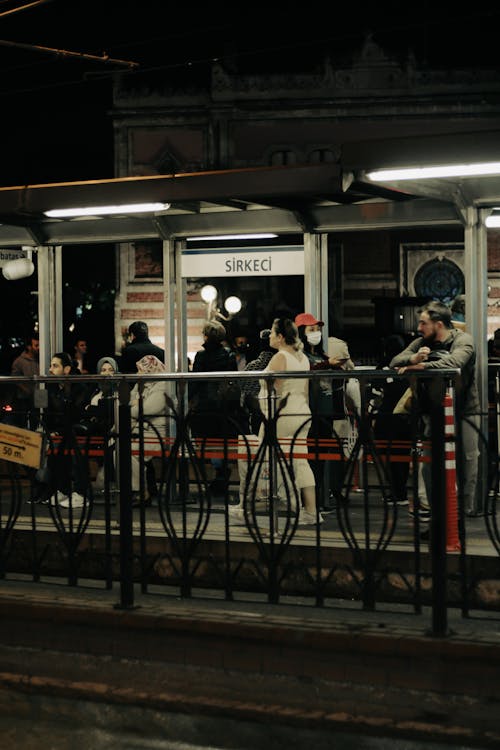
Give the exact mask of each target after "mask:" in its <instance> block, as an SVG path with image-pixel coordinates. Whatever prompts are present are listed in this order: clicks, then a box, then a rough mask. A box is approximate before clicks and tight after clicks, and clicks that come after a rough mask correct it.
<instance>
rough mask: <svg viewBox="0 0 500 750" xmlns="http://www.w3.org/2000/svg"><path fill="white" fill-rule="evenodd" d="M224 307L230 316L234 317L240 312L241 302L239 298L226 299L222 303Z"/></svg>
mask: <svg viewBox="0 0 500 750" xmlns="http://www.w3.org/2000/svg"><path fill="white" fill-rule="evenodd" d="M224 307H225V308H226V310H227V311H228V313H229V314H230V315H235V314H236V313H238V312H239V311H240V310H241V300H240V298H239V297H228V298H227V299H226V301H225V302H224Z"/></svg>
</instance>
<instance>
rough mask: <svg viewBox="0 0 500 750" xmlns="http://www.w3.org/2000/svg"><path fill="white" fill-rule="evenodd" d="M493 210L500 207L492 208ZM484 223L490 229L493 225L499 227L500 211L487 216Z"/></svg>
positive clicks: (498, 209) (497, 209) (499, 209)
mask: <svg viewBox="0 0 500 750" xmlns="http://www.w3.org/2000/svg"><path fill="white" fill-rule="evenodd" d="M493 210H494V211H499V212H500V208H494V209H493ZM484 223H485V224H486V226H487V227H489V228H490V229H493V228H495V227H500V213H497V214H491V215H490V216H487V217H486V220H485V222H484Z"/></svg>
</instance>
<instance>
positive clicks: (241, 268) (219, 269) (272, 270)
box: [181, 245, 304, 278]
mask: <svg viewBox="0 0 500 750" xmlns="http://www.w3.org/2000/svg"><path fill="white" fill-rule="evenodd" d="M181 273H182V276H183V278H205V277H208V278H214V277H217V278H218V277H224V276H303V275H304V247H303V245H285V246H281V247H274V246H273V247H262V246H259V247H232V248H227V247H225V248H202V249H200V248H188V249H186V250H183V251H182V272H181Z"/></svg>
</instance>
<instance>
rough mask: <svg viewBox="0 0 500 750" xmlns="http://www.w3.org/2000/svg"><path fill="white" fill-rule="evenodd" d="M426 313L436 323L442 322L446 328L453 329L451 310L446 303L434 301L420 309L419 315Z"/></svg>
mask: <svg viewBox="0 0 500 750" xmlns="http://www.w3.org/2000/svg"><path fill="white" fill-rule="evenodd" d="M423 312H426V313H427V315H428V316H429V318H430V319H431V320H432V321H433V322H434V323H436V322H437V321H438V320H441V321H442V323H443V325H444V327H445V328H451V327H452V325H451V310H450V308H449V307H448V305H445V304H444V302H438V301H437V300H433V301H432V302H428V303H427V304H426V305H424V306H423V307H421V308H420V310H419V313H423Z"/></svg>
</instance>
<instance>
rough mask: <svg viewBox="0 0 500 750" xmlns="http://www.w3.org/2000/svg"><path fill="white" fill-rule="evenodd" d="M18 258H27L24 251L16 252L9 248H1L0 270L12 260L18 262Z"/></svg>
mask: <svg viewBox="0 0 500 750" xmlns="http://www.w3.org/2000/svg"><path fill="white" fill-rule="evenodd" d="M18 258H26V253H25V252H24V250H21V249H19V250H15V249H12V248H8V247H0V268H2V267H3V266H4V265H5V264H6V263H9V262H10V261H11V260H17V259H18Z"/></svg>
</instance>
